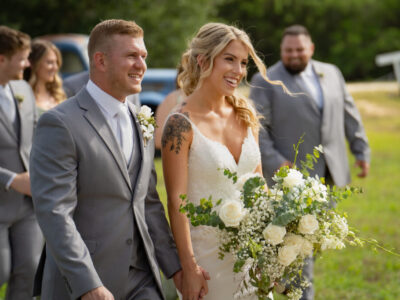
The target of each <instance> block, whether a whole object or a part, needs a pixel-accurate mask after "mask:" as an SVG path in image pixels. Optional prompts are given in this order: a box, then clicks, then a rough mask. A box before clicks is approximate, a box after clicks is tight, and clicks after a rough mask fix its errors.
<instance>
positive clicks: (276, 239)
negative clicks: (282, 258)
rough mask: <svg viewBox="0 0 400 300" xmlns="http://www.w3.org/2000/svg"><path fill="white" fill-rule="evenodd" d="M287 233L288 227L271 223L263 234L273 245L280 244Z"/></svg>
mask: <svg viewBox="0 0 400 300" xmlns="http://www.w3.org/2000/svg"><path fill="white" fill-rule="evenodd" d="M285 234H286V228H285V227H282V226H276V225H273V224H272V223H270V224H269V225H268V226H267V227H266V228H265V229H264V230H263V236H264V238H265V240H266V241H267V242H268V243H270V244H271V245H274V246H275V245H278V244H280V243H282V242H283V237H284V236H285Z"/></svg>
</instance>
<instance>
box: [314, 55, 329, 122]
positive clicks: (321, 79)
mask: <svg viewBox="0 0 400 300" xmlns="http://www.w3.org/2000/svg"><path fill="white" fill-rule="evenodd" d="M311 63H312V67H313V68H314V71H315V74H317V76H318V81H319V84H320V85H321V92H322V99H323V109H322V114H324V112H325V110H326V108H328V107H329V105H327V104H328V103H327V99H328V95H327V94H326V91H328V90H329V85H328V82H327V80H326V79H325V78H324V70H323V69H322V67H321V65H320V64H319V63H318V62H316V61H313V60H312V61H311Z"/></svg>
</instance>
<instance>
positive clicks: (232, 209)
mask: <svg viewBox="0 0 400 300" xmlns="http://www.w3.org/2000/svg"><path fill="white" fill-rule="evenodd" d="M218 215H219V217H220V218H221V220H222V222H224V224H225V226H227V227H237V226H239V224H240V221H242V219H243V218H244V216H245V215H246V209H245V208H244V207H243V204H242V203H241V202H239V201H235V200H231V201H227V202H225V203H224V204H223V205H222V206H221V208H220V210H219V213H218Z"/></svg>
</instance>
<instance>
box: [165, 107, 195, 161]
mask: <svg viewBox="0 0 400 300" xmlns="http://www.w3.org/2000/svg"><path fill="white" fill-rule="evenodd" d="M185 115H187V116H188V117H189V115H188V114H187V113H185ZM190 130H191V125H190V122H189V121H188V120H186V118H185V117H183V116H179V115H172V116H171V117H170V118H169V120H168V122H167V123H166V124H165V128H164V132H163V136H162V141H161V143H162V147H163V148H166V147H167V146H168V145H169V144H170V146H169V150H170V151H175V153H176V154H179V151H180V150H181V146H182V142H183V141H184V140H186V139H185V137H184V136H183V133H184V132H189V131H190Z"/></svg>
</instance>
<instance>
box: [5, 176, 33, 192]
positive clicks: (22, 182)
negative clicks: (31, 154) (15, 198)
mask: <svg viewBox="0 0 400 300" xmlns="http://www.w3.org/2000/svg"><path fill="white" fill-rule="evenodd" d="M10 188H12V189H13V190H15V191H17V192H18V193H20V194H24V195H28V196H32V194H31V182H30V179H29V173H28V172H24V173H20V174H17V176H15V178H14V180H13V181H12V182H11V185H10Z"/></svg>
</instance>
